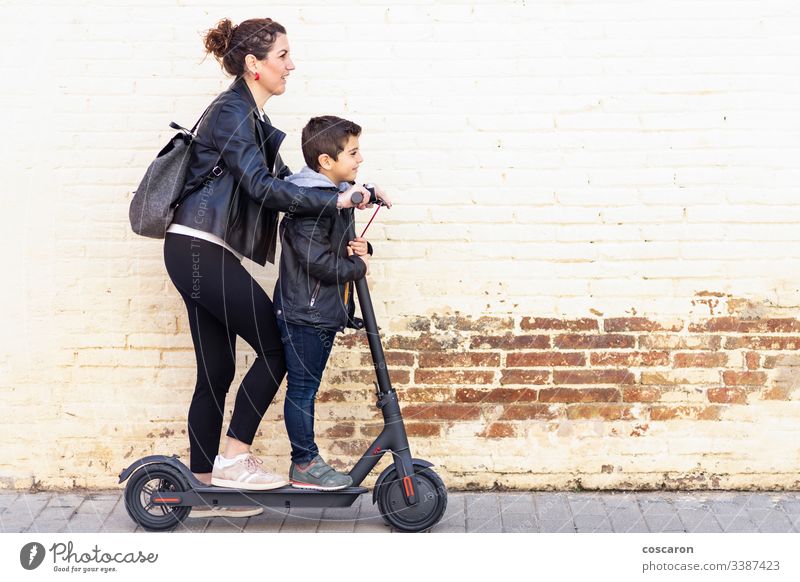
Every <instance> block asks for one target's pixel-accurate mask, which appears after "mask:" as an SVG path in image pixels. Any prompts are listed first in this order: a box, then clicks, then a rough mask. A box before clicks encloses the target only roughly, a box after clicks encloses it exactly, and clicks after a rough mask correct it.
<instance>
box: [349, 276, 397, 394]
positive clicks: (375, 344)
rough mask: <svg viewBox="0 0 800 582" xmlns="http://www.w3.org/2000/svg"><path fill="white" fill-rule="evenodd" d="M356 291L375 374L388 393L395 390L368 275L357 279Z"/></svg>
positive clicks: (380, 389)
mask: <svg viewBox="0 0 800 582" xmlns="http://www.w3.org/2000/svg"><path fill="white" fill-rule="evenodd" d="M356 291H357V292H358V302H359V304H360V305H361V318H362V319H363V320H364V329H366V331H367V341H369V351H370V352H371V353H372V362H373V364H374V366H375V374H376V376H377V377H378V390H379V392H380V393H382V394H388V393H389V392H393V389H392V381H391V380H390V379H389V371H388V369H387V368H386V357H385V356H384V354H383V346H382V345H381V336H380V332H379V331H378V322H377V321H376V319H375V310H374V309H373V308H372V297H371V296H370V294H369V285H367V278H366V277H362V278H361V279H359V280H357V281H356Z"/></svg>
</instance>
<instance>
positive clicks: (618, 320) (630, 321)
mask: <svg viewBox="0 0 800 582" xmlns="http://www.w3.org/2000/svg"><path fill="white" fill-rule="evenodd" d="M681 329H683V322H682V321H672V322H669V323H662V322H658V321H653V320H651V319H647V318H646V317H611V318H608V319H604V320H603V330H604V331H605V332H606V333H613V332H620V331H680V330H681Z"/></svg>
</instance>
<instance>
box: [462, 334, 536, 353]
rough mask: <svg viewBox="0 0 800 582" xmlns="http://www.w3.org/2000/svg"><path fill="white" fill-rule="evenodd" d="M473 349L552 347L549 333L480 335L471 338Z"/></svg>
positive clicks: (533, 348)
mask: <svg viewBox="0 0 800 582" xmlns="http://www.w3.org/2000/svg"><path fill="white" fill-rule="evenodd" d="M469 345H470V348H473V349H487V348H488V349H498V348H499V349H503V350H525V349H528V350H546V349H548V348H549V347H550V336H549V335H516V334H506V335H479V336H475V337H473V338H472V339H471V340H470V344H469Z"/></svg>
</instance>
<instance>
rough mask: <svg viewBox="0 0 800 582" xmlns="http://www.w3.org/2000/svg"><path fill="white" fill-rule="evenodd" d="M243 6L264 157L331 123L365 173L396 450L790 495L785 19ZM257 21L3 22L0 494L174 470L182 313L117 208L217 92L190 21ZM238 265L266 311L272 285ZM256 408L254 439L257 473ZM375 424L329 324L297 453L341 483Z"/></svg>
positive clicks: (792, 166)
mask: <svg viewBox="0 0 800 582" xmlns="http://www.w3.org/2000/svg"><path fill="white" fill-rule="evenodd" d="M269 11H270V13H269V14H268V15H269V16H271V17H273V18H275V19H276V20H278V21H279V22H281V23H283V24H284V25H285V26H286V27H287V29H288V30H289V39H290V42H291V45H292V51H293V53H294V59H295V62H296V64H297V70H296V71H295V72H294V73H293V74H292V77H291V78H290V80H289V85H288V89H287V93H286V94H285V95H283V96H281V97H277V98H275V99H272V100H270V101H269V102H268V103H267V110H268V112H269V114H270V116H271V118H272V120H273V122H274V123H275V124H276V125H277V126H278V127H280V128H281V129H283V130H284V131H286V132H287V134H288V138H287V140H286V141H285V142H284V146H283V149H282V153H283V154H284V157H285V159H286V160H287V162H288V163H289V165H290V166H291V167H292V168H296V169H299V167H300V166H301V165H302V157H301V155H300V150H299V134H300V129H301V128H302V126H303V125H304V123H305V122H306V120H307V119H308V118H309V117H310V116H312V115H318V114H322V113H330V114H336V115H341V116H344V117H348V118H351V119H353V120H354V121H356V122H357V123H359V124H360V125H362V127H363V128H364V134H363V136H362V139H361V142H362V149H363V153H364V156H365V158H366V162H365V164H364V165H363V166H362V170H363V171H362V173H361V177H362V178H363V179H365V180H366V179H372V180H374V181H376V182H378V183H380V184H382V185H383V186H385V187H386V188H387V190H388V191H389V192H391V193H392V194H393V198H394V200H395V201H396V206H395V208H393V209H392V210H390V211H381V214H379V215H378V219H376V223H375V224H373V226H372V227H371V229H370V235H371V237H370V238H371V240H372V242H373V243H374V245H375V248H376V257H375V260H374V261H373V272H372V274H371V277H370V284H371V288H372V292H373V299H374V300H375V303H376V306H375V307H376V312H377V316H378V320H379V324H380V325H381V328H382V331H383V333H384V338H383V339H384V342H385V345H386V349H387V353H388V356H389V364H390V367H391V375H392V380H393V383H394V385H395V387H396V388H397V389H398V391H399V393H400V398H401V400H402V402H403V406H404V413H405V416H406V419H407V421H408V427H409V432H410V434H411V442H412V447H413V450H414V453H415V455H416V456H418V457H423V458H429V459H430V460H431V461H433V462H434V463H436V465H437V467H438V468H437V470H438V471H440V472H441V474H442V475H443V476H444V477H445V480H446V482H447V483H448V485H449V486H451V487H453V488H485V487H491V486H494V485H495V484H497V485H499V486H503V487H510V488H567V487H588V488H615V487H619V488H654V487H668V488H688V489H691V488H734V487H735V488H770V487H786V488H796V487H797V486H798V478H797V461H798V454H800V449H798V446H797V445H796V443H798V442H800V439H798V436H800V429H798V426H800V423H798V420H800V410H798V407H797V402H798V391H797V389H796V388H797V386H796V383H797V381H796V380H795V378H796V377H797V373H796V370H797V365H798V361H800V360H798V351H797V350H798V341H800V322H799V321H798V320H799V319H800V308H798V305H800V285H798V284H797V281H798V275H797V274H798V273H800V245H798V244H797V243H798V239H800V235H799V234H798V233H800V229H798V226H800V224H798V223H800V206H798V202H797V201H798V196H797V183H798V177H800V171H799V168H798V163H797V160H798V159H799V158H798V154H800V131H798V129H800V128H798V122H797V119H800V117H799V116H798V111H797V109H798V102H799V101H798V99H797V90H798V89H797V88H798V86H800V84H798V74H797V71H798V70H799V69H798V67H797V65H798V63H797V59H798V55H800V41H798V37H797V34H796V30H797V26H798V24H800V22H798V21H799V20H800V7H798V5H797V4H796V3H793V2H788V1H770V2H756V1H742V2H735V3H733V4H731V3H730V2H721V1H716V0H698V1H696V2H681V1H673V0H669V1H666V2H660V3H653V2H645V1H635V0H631V1H625V2H619V1H615V2H612V1H605V0H594V1H591V2H564V1H555V0H553V1H528V2H472V3H448V4H444V3H436V4H435V5H434V6H429V5H428V3H425V2H411V1H408V2H403V3H398V4H396V3H391V5H390V6H389V7H388V8H387V7H386V6H383V5H379V4H369V5H357V3H355V2H353V3H348V2H343V3H340V4H338V5H336V6H331V5H330V3H328V2H306V3H303V5H302V6H298V5H296V4H288V3H287V4H271V5H270V7H269ZM252 15H264V8H263V4H262V3H257V2H250V1H248V2H239V3H237V4H236V5H235V6H232V5H230V4H226V5H224V6H223V5H209V4H208V3H207V2H194V1H182V2H180V3H178V2H174V3H170V2H155V1H152V2H150V1H145V0H137V1H132V2H126V3H125V4H124V6H123V5H120V6H116V7H115V6H111V7H109V6H108V5H107V3H103V4H102V5H101V3H99V2H96V1H95V0H91V1H82V2H77V1H75V2H70V1H66V2H62V3H58V4H57V5H54V6H48V8H47V10H46V11H45V10H41V7H37V6H27V5H17V6H9V5H4V6H2V7H0V16H2V17H3V18H4V22H7V23H9V26H8V27H7V29H8V30H7V35H8V37H7V38H8V46H10V47H13V49H12V50H11V51H7V52H6V54H5V56H4V57H3V58H4V61H3V62H4V71H6V72H7V74H6V75H5V79H4V81H3V92H2V95H3V97H2V100H3V106H2V107H1V108H0V115H2V123H3V127H4V131H5V132H6V134H7V135H9V136H12V137H13V140H4V152H3V158H4V160H5V161H6V164H5V165H6V170H5V172H6V173H5V178H4V184H5V189H4V194H3V196H4V200H7V201H8V202H9V204H7V205H6V207H5V209H4V211H3V212H0V220H2V228H3V232H4V233H5V235H4V236H5V237H7V238H6V241H7V247H8V248H9V249H10V250H11V251H12V252H10V253H6V256H5V257H4V275H5V278H4V283H5V284H4V285H2V289H0V293H2V295H0V302H1V304H2V305H3V318H4V324H5V325H4V326H3V327H4V329H3V333H2V334H1V335H0V338H2V346H0V347H1V348H2V350H0V402H2V403H3V406H4V410H5V411H6V414H7V419H6V420H5V421H4V423H3V424H2V431H3V432H2V434H3V435H4V439H3V440H4V445H3V453H4V454H3V455H2V456H0V487H13V488H25V487H46V488H58V487H72V486H86V487H113V486H115V483H116V478H115V475H116V474H118V472H119V470H120V469H121V468H122V467H123V466H125V465H126V464H127V463H129V462H130V461H132V460H134V459H136V458H138V457H140V456H143V455H145V454H150V453H171V452H177V453H179V454H182V455H186V453H187V446H188V443H187V439H186V435H185V415H186V409H187V406H188V402H189V399H190V397H191V391H192V388H193V383H194V373H195V372H194V355H193V352H192V349H191V338H190V336H189V331H188V325H187V318H186V314H185V312H184V307H183V304H182V302H181V300H180V298H179V296H178V294H177V292H176V291H175V290H174V288H173V287H172V284H171V282H170V281H169V279H168V278H167V276H166V273H165V271H164V267H163V263H162V258H161V250H162V249H161V245H160V243H159V242H158V241H154V240H145V239H141V238H139V237H136V236H135V235H133V234H132V233H131V232H130V229H129V226H128V224H127V208H128V203H129V201H130V191H131V190H132V189H133V188H134V187H135V185H136V184H137V183H138V180H139V178H140V177H141V174H142V173H143V171H144V168H145V167H146V165H147V163H148V162H149V160H150V159H151V158H152V156H153V155H154V154H155V152H156V151H157V150H158V148H159V147H160V145H161V143H162V142H163V141H164V140H165V139H166V138H167V137H168V136H169V134H170V132H169V130H168V127H167V125H168V123H169V121H171V120H175V121H177V122H180V123H183V124H187V123H192V122H193V121H194V120H195V119H196V116H197V115H199V113H200V112H201V111H202V110H203V108H204V107H205V105H206V104H207V103H208V101H209V99H210V98H211V97H212V96H213V95H215V94H216V93H217V92H218V91H220V90H222V89H223V88H224V87H226V86H227V84H228V83H229V80H228V79H226V78H224V77H223V76H222V74H221V73H220V71H219V67H218V66H217V64H216V63H215V62H214V61H213V59H210V58H209V59H206V60H205V61H202V52H201V48H202V47H201V42H200V36H199V32H200V31H202V30H203V29H205V28H207V27H209V26H211V25H212V24H213V23H214V22H215V21H216V20H217V19H218V18H220V17H222V16H229V17H231V18H232V19H234V20H235V21H239V20H242V19H243V18H247V17H250V16H252ZM31 22H35V23H36V34H32V33H31V25H30V23H31ZM333 39H335V42H334V40H333ZM365 216H366V215H365ZM245 265H246V266H247V268H248V269H249V270H250V271H251V272H252V273H253V274H254V276H256V277H257V279H258V280H259V281H260V282H261V283H262V285H263V286H264V288H265V289H267V290H271V289H272V285H273V282H274V278H275V275H276V272H275V268H274V267H273V266H268V267H267V268H265V269H262V268H260V267H258V266H255V265H253V264H252V263H248V262H247V261H245ZM237 357H238V362H237V363H238V368H237V376H236V378H235V380H234V384H233V388H232V390H231V394H230V395H229V400H230V401H231V402H232V399H233V393H234V392H235V388H236V386H238V382H239V381H240V380H241V378H242V376H243V374H244V371H245V370H246V368H247V366H249V364H250V363H251V362H252V357H253V353H252V351H251V350H249V349H248V347H247V346H246V345H245V344H244V342H242V341H240V342H239V352H238V356H237ZM282 394H283V392H281V393H279V396H278V399H277V400H276V402H275V403H274V404H273V407H272V408H271V409H270V411H269V412H268V414H267V417H266V420H265V421H264V423H263V427H262V429H261V431H260V433H259V437H258V439H257V444H256V450H257V452H258V453H259V454H262V455H264V456H265V457H266V458H268V464H270V465H271V468H273V469H281V468H284V467H286V466H288V441H287V439H286V436H285V431H284V429H283V424H282V414H281V411H282ZM229 413H230V411H227V412H226V414H229ZM379 419H380V417H379V416H378V414H377V410H376V409H375V408H374V406H373V398H372V388H371V370H370V362H369V358H368V352H367V350H366V346H365V344H364V343H363V338H361V337H359V336H355V335H351V334H348V335H345V336H340V339H339V341H338V343H337V347H336V348H335V350H334V355H333V357H332V361H331V367H330V369H329V370H328V372H327V373H326V377H325V383H324V386H323V389H322V390H321V392H320V404H319V406H318V420H317V423H318V434H319V436H320V438H319V444H320V447H321V449H322V451H323V453H325V454H326V455H327V457H329V458H331V459H332V460H334V461H335V463H336V464H337V465H338V466H340V467H344V466H346V465H349V464H350V463H352V462H353V461H354V460H355V458H357V456H358V455H359V454H360V453H361V452H362V451H363V449H364V448H365V446H366V444H368V441H369V440H370V438H372V437H373V436H374V435H375V434H376V431H377V430H379V425H380V422H379Z"/></svg>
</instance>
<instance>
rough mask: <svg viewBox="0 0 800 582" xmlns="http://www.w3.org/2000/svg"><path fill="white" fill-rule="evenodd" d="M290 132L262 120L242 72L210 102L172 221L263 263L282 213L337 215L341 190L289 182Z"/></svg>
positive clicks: (270, 257)
mask: <svg viewBox="0 0 800 582" xmlns="http://www.w3.org/2000/svg"><path fill="white" fill-rule="evenodd" d="M285 137H286V134H284V133H283V132H282V131H280V130H279V129H276V128H274V127H272V125H271V124H270V122H269V119H267V121H266V122H263V121H261V119H260V118H259V116H258V113H257V106H256V103H255V100H254V99H253V95H252V94H251V93H250V89H249V88H248V87H247V84H246V83H245V81H244V78H243V77H237V78H236V80H235V81H234V82H233V83H231V85H230V87H229V88H228V89H227V90H225V91H223V92H222V93H221V94H220V95H219V96H217V98H216V99H215V100H214V102H213V103H212V104H211V106H210V107H209V109H208V111H207V112H206V114H205V116H204V117H203V119H202V121H201V122H200V125H199V126H198V128H197V134H196V137H195V140H194V145H193V147H192V150H191V158H190V161H189V167H188V170H187V173H186V186H185V187H184V195H185V194H186V193H187V192H190V194H189V195H188V196H186V197H185V198H184V199H183V200H182V201H181V202H180V203H179V205H178V206H177V208H176V210H175V215H174V217H173V220H172V222H173V223H176V224H182V225H185V226H188V227H191V228H195V229H197V230H202V231H204V232H210V233H212V234H215V235H216V236H218V237H220V238H221V239H223V240H224V241H225V242H226V243H228V244H229V245H230V246H231V247H233V248H234V249H236V250H237V251H238V252H239V253H241V254H242V255H244V256H245V257H247V258H249V259H251V260H253V261H254V262H256V263H258V264H259V265H262V266H263V265H265V264H266V262H267V261H269V262H270V263H274V262H275V247H276V242H277V231H278V212H291V213H293V214H295V215H297V216H333V215H334V214H336V199H337V192H333V191H331V190H322V189H319V188H300V187H298V186H296V185H294V184H290V183H288V182H284V181H283V178H284V177H286V176H287V175H289V174H290V173H291V172H290V171H289V169H288V168H287V167H286V165H285V164H284V163H283V161H282V160H281V159H280V156H279V155H278V148H279V147H280V145H281V142H282V141H283V139H284V138H285Z"/></svg>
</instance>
